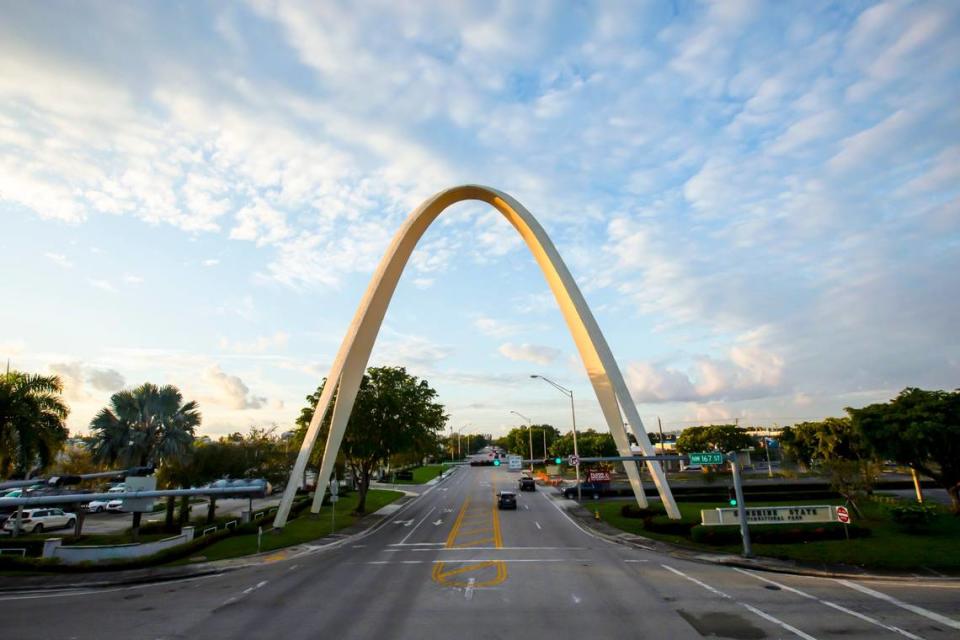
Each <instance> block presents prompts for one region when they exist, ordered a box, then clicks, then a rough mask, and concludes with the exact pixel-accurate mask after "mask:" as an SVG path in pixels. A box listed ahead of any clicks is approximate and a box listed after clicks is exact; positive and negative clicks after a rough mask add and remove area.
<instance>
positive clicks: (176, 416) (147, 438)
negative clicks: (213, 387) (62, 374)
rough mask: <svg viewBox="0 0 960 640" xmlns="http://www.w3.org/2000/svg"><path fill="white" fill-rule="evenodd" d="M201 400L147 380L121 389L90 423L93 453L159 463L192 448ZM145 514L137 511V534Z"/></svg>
mask: <svg viewBox="0 0 960 640" xmlns="http://www.w3.org/2000/svg"><path fill="white" fill-rule="evenodd" d="M200 420H201V417H200V411H199V410H198V409H197V403H196V402H195V401H190V402H187V403H184V402H183V395H182V394H181V393H180V390H179V389H177V388H176V387H174V386H172V385H165V386H163V387H158V386H157V385H155V384H151V383H149V382H147V383H144V384H142V385H140V386H139V387H137V388H136V389H133V390H132V391H127V390H124V391H118V392H117V393H115V394H113V395H112V396H111V397H110V406H108V407H104V408H103V409H101V410H100V412H99V413H97V415H96V416H95V417H94V418H93V420H92V421H91V422H90V431H91V434H92V437H93V457H94V459H95V460H96V461H98V462H104V463H107V464H117V463H119V464H123V465H125V466H134V465H138V466H145V465H148V464H153V465H156V466H158V467H162V465H163V464H164V463H165V462H166V461H167V460H170V459H173V458H179V457H182V456H185V455H187V454H188V453H189V451H190V448H191V446H192V445H193V439H194V433H195V430H196V427H198V426H199V425H200ZM141 516H142V514H141V513H140V512H134V514H133V530H134V535H135V536H136V533H137V531H138V530H139V527H140V519H141Z"/></svg>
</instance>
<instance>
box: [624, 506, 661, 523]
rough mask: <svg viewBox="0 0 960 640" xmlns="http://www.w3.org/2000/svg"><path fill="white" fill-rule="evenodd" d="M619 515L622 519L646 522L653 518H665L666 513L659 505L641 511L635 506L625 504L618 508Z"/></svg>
mask: <svg viewBox="0 0 960 640" xmlns="http://www.w3.org/2000/svg"><path fill="white" fill-rule="evenodd" d="M620 515H621V516H623V517H624V518H637V519H640V520H647V519H649V518H653V517H654V516H665V515H667V511H666V509H664V508H663V505H660V504H657V505H654V506H651V507H647V508H646V509H641V508H640V507H638V506H637V505H635V504H625V505H623V506H622V507H621V508H620Z"/></svg>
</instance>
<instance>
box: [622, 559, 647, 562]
mask: <svg viewBox="0 0 960 640" xmlns="http://www.w3.org/2000/svg"><path fill="white" fill-rule="evenodd" d="M624 562H650V561H649V560H633V559H627V560H624Z"/></svg>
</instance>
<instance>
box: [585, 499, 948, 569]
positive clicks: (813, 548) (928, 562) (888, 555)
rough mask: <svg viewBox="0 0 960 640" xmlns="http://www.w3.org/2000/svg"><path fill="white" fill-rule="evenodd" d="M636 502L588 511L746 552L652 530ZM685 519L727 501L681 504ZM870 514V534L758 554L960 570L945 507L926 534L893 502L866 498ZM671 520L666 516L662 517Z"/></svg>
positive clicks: (621, 523) (621, 525)
mask: <svg viewBox="0 0 960 640" xmlns="http://www.w3.org/2000/svg"><path fill="white" fill-rule="evenodd" d="M631 502H632V501H630V500H615V501H602V502H590V503H587V504H585V505H584V506H586V507H587V508H588V509H590V510H594V509H597V510H599V512H600V517H601V519H602V520H603V521H604V522H606V523H608V524H610V525H612V526H614V527H617V528H618V529H622V530H624V531H629V532H631V533H636V534H638V535H642V536H645V537H648V538H652V539H655V540H663V541H665V542H671V543H673V544H676V545H680V546H685V547H690V548H693V549H700V550H705V551H713V552H715V553H734V554H736V553H740V551H741V547H740V546H739V545H735V546H715V545H704V544H697V543H695V542H693V541H692V540H690V538H689V537H685V536H679V535H669V534H663V533H657V532H652V531H646V530H644V529H643V521H642V520H640V519H635V518H624V517H623V516H622V515H620V508H621V507H622V506H623V505H624V504H629V503H631ZM804 503H805V504H813V503H816V504H842V503H843V501H842V500H817V501H813V502H811V501H799V502H798V501H792V502H757V503H750V504H749V505H748V506H751V507H761V506H785V505H790V504H804ZM678 506H679V507H680V512H681V514H682V516H683V521H684V522H688V523H691V524H698V523H699V522H700V510H701V509H714V508H716V507H726V506H727V505H726V504H725V503H694V502H680V503H678ZM861 509H863V511H864V517H863V518H862V519H861V518H856V517H855V518H854V522H856V523H857V524H859V525H861V526H864V527H867V528H869V529H871V531H872V532H873V533H872V535H871V536H870V537H867V538H857V539H853V540H825V541H820V542H805V543H799V544H757V543H754V544H753V552H754V554H756V555H760V556H769V557H774V558H781V559H789V560H797V561H800V562H804V563H808V564H818V563H825V564H840V563H843V564H849V565H857V566H861V567H866V568H871V569H890V570H900V571H923V569H924V568H929V569H933V570H935V571H947V572H951V573H957V572H960V545H958V544H957V541H958V540H960V518H957V517H954V516H953V515H952V514H951V513H950V512H949V510H948V509H946V508H941V512H940V515H939V516H938V517H937V518H936V520H934V522H933V523H932V524H931V525H930V526H929V527H928V528H927V530H926V531H925V532H923V533H906V532H904V531H903V529H901V527H900V526H898V525H897V524H895V523H894V522H893V521H892V520H891V518H890V516H889V514H888V510H887V506H886V505H883V504H877V503H875V502H869V501H865V502H864V504H862V505H861ZM657 520H658V521H661V522H666V521H667V519H666V517H665V516H660V517H658V518H657Z"/></svg>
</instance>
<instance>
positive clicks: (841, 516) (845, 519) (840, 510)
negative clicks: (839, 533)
mask: <svg viewBox="0 0 960 640" xmlns="http://www.w3.org/2000/svg"><path fill="white" fill-rule="evenodd" d="M837 520H839V521H840V522H842V523H843V524H850V512H849V511H847V508H846V507H837Z"/></svg>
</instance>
